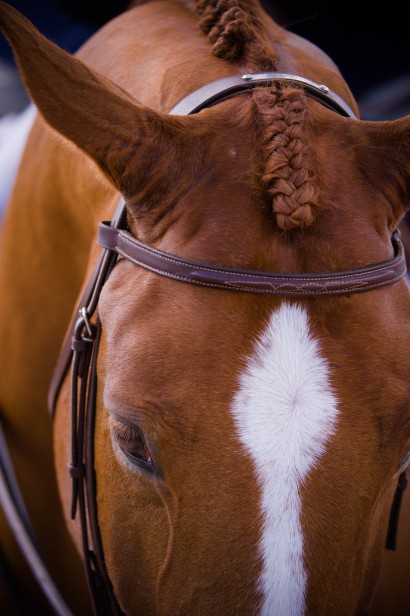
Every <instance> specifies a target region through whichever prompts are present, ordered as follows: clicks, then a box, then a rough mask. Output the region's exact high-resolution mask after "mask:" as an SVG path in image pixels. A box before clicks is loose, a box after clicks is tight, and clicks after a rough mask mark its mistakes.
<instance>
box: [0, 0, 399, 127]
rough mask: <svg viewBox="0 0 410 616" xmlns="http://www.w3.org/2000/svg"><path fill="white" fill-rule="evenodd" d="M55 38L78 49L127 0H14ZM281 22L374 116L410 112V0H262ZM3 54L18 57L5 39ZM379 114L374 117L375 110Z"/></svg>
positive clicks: (0, 55)
mask: <svg viewBox="0 0 410 616" xmlns="http://www.w3.org/2000/svg"><path fill="white" fill-rule="evenodd" d="M10 4H12V5H13V6H15V7H16V8H18V9H19V10H20V11H21V12H22V13H24V14H25V15H26V16H27V17H29V19H31V21H33V23H34V24H35V25H36V26H37V27H38V28H39V29H40V30H41V31H42V32H43V33H44V34H45V35H46V36H48V37H49V38H51V39H52V40H54V41H55V42H56V43H58V44H59V45H60V46H61V47H63V48H64V49H67V50H68V51H71V52H74V51H75V50H76V49H77V48H78V47H79V46H80V45H81V43H82V42H83V41H84V40H85V39H86V38H88V36H90V35H91V34H92V33H93V32H94V30H95V29H97V28H99V27H100V26H101V25H103V24H104V23H105V22H106V21H108V20H109V19H110V18H111V17H113V16H115V15H116V14H118V13H120V12H122V11H123V10H124V9H125V8H127V6H128V4H129V1H128V0H126V1H124V0H111V1H110V0H102V1H99V2H96V3H93V2H88V1H87V0H10ZM262 4H263V6H264V7H265V9H266V10H267V11H268V12H269V13H270V14H271V15H272V16H273V17H274V18H275V19H276V20H277V21H278V22H279V24H280V25H282V26H284V27H286V28H287V29H289V30H291V31H292V32H295V33H297V34H299V35H301V36H303V37H304V38H307V39H308V40H310V41H311V42H313V43H315V44H316V45H318V46H319V47H320V48H321V49H322V50H323V51H325V52H326V53H327V54H328V55H329V56H330V57H331V58H332V59H333V60H334V62H335V63H336V64H337V65H338V67H339V69H340V70H341V72H342V74H343V76H344V78H345V79H346V81H347V83H348V84H349V86H350V88H351V90H352V92H353V94H354V96H355V97H356V99H357V100H358V102H359V105H360V106H361V110H362V115H363V114H364V115H365V116H368V117H369V119H389V118H392V117H400V116H401V115H405V114H406V113H409V112H410V69H409V66H408V59H409V56H410V54H409V52H410V44H409V41H410V36H409V27H408V22H407V18H406V16H405V14H404V6H405V3H403V2H400V3H399V2H398V1H397V0H394V1H392V2H388V3H386V4H383V5H376V4H374V3H369V4H367V3H363V2H356V3H349V2H347V3H346V2H344V3H334V2H329V1H328V2H324V1H322V2H321V1H314V0H312V1H305V2H300V1H291V2H285V1H283V0H282V1H280V0H279V1H278V2H274V1H271V0H262ZM0 59H2V60H7V61H8V62H12V56H11V53H10V50H9V48H8V45H7V44H6V43H5V41H4V39H3V38H1V39H0ZM372 113H373V115H375V117H371V115H372Z"/></svg>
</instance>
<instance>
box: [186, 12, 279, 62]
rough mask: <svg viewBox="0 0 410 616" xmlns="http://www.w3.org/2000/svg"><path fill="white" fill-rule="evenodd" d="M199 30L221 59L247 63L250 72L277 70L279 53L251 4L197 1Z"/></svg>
mask: <svg viewBox="0 0 410 616" xmlns="http://www.w3.org/2000/svg"><path fill="white" fill-rule="evenodd" d="M195 11H196V13H197V14H198V15H199V16H200V22H199V27H200V28H201V30H202V31H203V32H204V34H206V35H207V36H208V40H209V42H210V43H211V44H212V52H213V54H214V55H215V56H217V57H218V58H221V59H223V60H229V61H232V62H234V61H243V62H245V63H246V65H247V67H248V69H249V70H259V71H266V70H274V69H275V65H276V63H277V57H276V53H275V51H274V49H273V47H272V45H271V43H270V41H269V38H268V36H267V33H266V32H265V30H264V28H263V26H262V24H261V22H260V20H259V18H258V16H257V10H256V6H254V3H253V2H252V1H251V0H250V1H249V2H241V1H240V0H196V2H195Z"/></svg>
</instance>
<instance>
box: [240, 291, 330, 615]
mask: <svg viewBox="0 0 410 616" xmlns="http://www.w3.org/2000/svg"><path fill="white" fill-rule="evenodd" d="M233 414H234V417H235V420H236V423H237V427H238V431H239V435H240V439H241V441H242V443H243V445H244V447H245V449H246V451H247V452H248V453H249V455H250V456H251V458H252V460H253V462H254V466H255V469H256V474H257V478H258V482H259V486H260V489H261V493H262V502H261V513H262V524H263V527H262V531H261V541H260V553H261V556H262V562H263V569H262V575H261V579H260V581H259V587H260V591H261V593H262V596H263V604H262V607H261V612H260V613H261V615H262V616H301V615H302V614H304V612H305V593H306V583H307V575H306V571H305V568H304V562H303V534H302V527H301V499H300V486H301V484H302V482H303V481H304V480H305V478H306V476H307V474H308V473H309V471H310V470H311V469H312V468H313V466H314V465H315V463H317V461H318V459H319V458H320V456H321V455H322V454H323V452H324V450H325V445H326V442H327V441H328V439H329V437H330V435H332V434H333V433H334V430H335V424H336V419H337V415H338V409H337V405H336V400H335V397H334V395H333V393H332V391H331V386H330V383H329V371H328V367H327V364H326V362H325V360H324V359H323V358H322V357H321V355H320V352H319V346H318V343H317V341H315V340H314V339H313V338H312V336H311V334H310V332H309V320H308V315H307V313H306V311H305V310H304V309H302V308H301V307H300V306H298V305H290V304H287V303H285V304H282V306H281V307H280V308H279V309H278V310H277V311H276V312H274V313H273V314H272V315H271V318H270V321H269V324H268V326H267V328H266V330H265V332H264V333H263V335H262V336H261V338H260V340H259V341H258V343H257V345H256V348H255V352H254V354H253V356H252V357H251V358H250V360H249V361H248V364H247V367H246V369H245V371H244V373H243V374H242V376H241V379H240V389H239V391H238V393H237V395H236V396H235V400H234V403H233Z"/></svg>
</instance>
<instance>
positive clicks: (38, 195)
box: [0, 0, 410, 616]
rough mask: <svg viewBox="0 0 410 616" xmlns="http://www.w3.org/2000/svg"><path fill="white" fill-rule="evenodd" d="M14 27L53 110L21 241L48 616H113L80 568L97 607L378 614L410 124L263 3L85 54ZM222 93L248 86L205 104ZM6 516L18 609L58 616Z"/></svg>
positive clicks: (139, 611)
mask: <svg viewBox="0 0 410 616" xmlns="http://www.w3.org/2000/svg"><path fill="white" fill-rule="evenodd" d="M0 26H1V27H2V29H3V31H4V33H5V34H6V36H7V37H8V39H9V40H10V43H11V45H12V46H13V48H14V51H15V54H16V57H17V61H18V63H19V67H20V70H21V74H22V77H23V79H24V81H25V84H26V86H27V89H28V92H29V93H30V96H31V98H32V100H33V102H34V103H35V105H36V106H37V109H38V112H39V115H38V118H37V119H36V121H35V123H34V126H33V128H32V130H31V133H30V136H29V139H28V143H27V146H26V150H25V153H24V155H23V158H22V161H21V165H20V168H19V173H18V178H17V181H16V183H15V187H14V191H13V194H12V197H11V200H10V202H9V206H8V212H7V216H6V219H5V222H4V225H3V229H2V237H1V253H0V289H1V291H0V293H1V304H0V328H1V329H0V331H1V337H0V341H1V344H0V350H1V364H0V365H1V381H0V410H1V423H2V426H3V430H4V435H5V441H6V442H7V447H8V449H9V451H10V456H11V459H12V463H13V466H14V469H15V474H16V477H17V480H18V483H19V484H20V489H21V493H22V495H23V498H24V501H25V506H26V508H27V511H28V517H29V519H30V523H28V522H27V523H26V524H24V523H22V525H20V526H19V527H18V528H17V530H19V529H20V531H21V532H20V535H21V534H23V535H24V537H26V535H27V536H28V539H27V537H26V539H27V541H26V544H25V545H26V548H27V545H28V546H29V548H30V550H31V548H33V549H32V550H31V552H30V550H29V549H28V548H27V549H26V551H27V552H30V553H31V554H33V553H34V556H39V557H40V556H41V559H40V560H39V561H37V560H36V559H35V558H34V556H32V559H34V560H33V562H34V564H35V565H36V564H37V565H38V566H40V564H41V563H43V564H44V568H45V569H44V571H45V572H49V573H50V576H51V579H52V583H53V584H55V587H53V586H52V585H51V586H50V585H49V588H50V587H51V588H52V590H53V589H54V588H57V589H58V592H59V593H61V595H59V597H58V600H56V602H55V604H54V603H52V602H51V605H53V606H54V608H53V609H55V611H56V612H57V613H59V614H66V613H70V611H73V612H74V613H75V614H89V613H90V610H91V602H90V599H89V595H88V592H87V585H86V575H85V573H84V568H83V566H82V563H81V559H84V561H85V563H86V565H87V566H86V572H87V576H88V580H89V583H90V586H92V584H94V586H96V587H98V588H100V589H101V588H102V591H101V592H102V593H106V595H104V594H103V595H102V596H103V598H102V600H101V601H100V602H99V603H96V605H97V607H95V611H96V613H98V614H103V613H106V612H107V613H117V612H122V613H125V614H129V615H141V616H150V615H158V616H160V615H161V616H175V615H177V614H184V615H193V614H203V615H205V614H206V615H207V616H208V615H211V616H219V615H223V616H234V615H239V616H247V615H254V614H261V615H264V616H301V615H302V614H309V615H314V616H318V615H324V614H326V615H332V616H337V615H340V616H347V615H361V614H364V613H365V612H366V611H367V610H368V609H369V606H370V604H371V602H372V598H373V596H374V594H375V589H376V586H377V582H378V580H379V577H380V570H381V566H382V562H383V555H384V550H385V540H386V534H387V529H388V521H389V513H390V510H391V506H392V501H393V497H394V494H395V490H396V485H397V482H398V479H399V477H403V472H404V470H405V468H406V465H407V463H408V459H409V457H408V452H409V449H410V406H409V402H410V388H409V373H410V355H409V352H408V350H409V348H410V329H409V324H410V293H409V289H408V286H407V283H406V282H405V280H404V279H403V275H404V270H403V260H404V258H403V254H402V252H401V245H400V241H399V239H398V238H397V236H396V235H395V234H394V232H395V229H396V228H397V226H398V224H399V223H400V220H401V219H402V217H403V215H404V213H405V211H406V207H407V206H408V203H409V171H410V169H409V131H410V117H407V118H403V119H400V120H395V121H389V122H363V121H360V120H359V119H357V118H355V117H354V115H355V114H356V115H357V106H356V103H355V101H354V99H353V97H352V94H351V92H350V91H349V89H348V86H347V85H346V83H345V82H344V80H343V78H342V76H341V75H340V73H339V71H338V69H337V67H336V66H335V65H334V63H333V62H332V61H331V60H330V59H329V58H328V57H327V56H326V55H325V54H324V53H323V52H322V51H320V50H319V49H317V48H316V47H315V46H314V45H312V44H310V43H308V42H307V41H305V40H303V39H301V38H299V37H298V36H296V35H294V34H292V33H290V32H287V31H286V30H284V29H282V28H281V27H279V26H278V25H277V24H275V23H274V22H273V21H272V20H271V19H270V18H268V16H267V15H266V14H265V13H264V12H263V10H262V8H261V7H260V6H259V4H258V2H257V1H256V0H254V1H250V2H242V1H240V0H213V1H209V2H206V1H204V0H198V1H196V2H195V1H192V2H191V1H188V0H186V1H184V0H180V1H179V0H172V1H157V2H146V3H141V6H135V7H132V8H130V9H129V10H128V11H127V12H125V13H124V14H122V15H120V16H119V17H117V18H115V19H114V20H113V21H111V22H110V23H108V24H107V25H106V26H105V27H103V28H102V29H101V30H100V31H99V32H98V33H97V34H96V35H95V36H93V37H92V38H91V39H90V40H89V41H88V42H87V43H86V44H85V45H84V46H83V47H82V49H81V50H80V51H79V53H78V54H77V57H74V56H71V55H69V54H67V53H66V52H64V51H62V50H61V49H59V48H58V47H57V46H55V45H54V44H52V43H51V42H50V41H48V40H47V39H45V38H44V37H43V36H42V35H40V34H39V33H38V32H37V31H36V29H34V28H33V26H32V25H31V24H30V23H29V22H28V21H27V20H26V19H25V18H24V17H23V16H21V15H20V14H19V13H18V12H17V11H16V10H15V9H13V8H11V7H10V6H9V5H7V4H5V3H3V2H0ZM279 72H280V73H281V74H283V75H282V77H281V76H280V75H278V73H279ZM261 73H268V76H263V75H262V76H261V75H260V74H261ZM271 73H272V75H270V76H269V74H271ZM244 74H248V77H247V78H245V79H243V77H242V75H244ZM255 75H257V76H256V77H255ZM292 76H293V77H292ZM219 80H225V81H221V82H220V81H219ZM226 80H228V81H226ZM258 80H259V81H258ZM245 81H248V82H249V83H251V82H252V81H253V82H254V83H253V85H257V86H258V87H249V88H247V89H246V91H245V90H244V89H243V87H242V88H241V89H239V90H238V91H236V90H235V88H236V87H237V85H238V83H242V82H245ZM214 82H218V83H220V84H222V85H221V86H220V88H219V89H222V90H224V88H225V86H223V84H226V83H229V84H231V83H235V84H236V85H235V88H234V90H235V91H233V90H232V91H231V90H230V91H229V92H226V91H225V90H224V92H225V93H224V94H223V95H222V96H221V95H220V94H219V95H218V96H219V98H218V96H217V100H214V101H211V102H209V101H208V102H207V104H206V105H204V107H205V108H204V109H202V110H200V111H199V110H198V109H196V108H195V109H194V107H195V105H194V104H193V103H192V98H191V97H189V98H188V99H186V98H185V97H187V96H189V95H191V94H192V93H196V94H195V95H194V96H196V97H197V98H198V97H199V98H200V99H201V97H202V95H203V93H204V90H201V88H203V87H204V86H205V91H206V92H208V91H209V88H210V89H211V90H212V88H214V86H213V85H212V84H214ZM258 84H259V85H258ZM320 84H324V85H320ZM218 87H219V86H218ZM198 92H199V94H198ZM184 99H185V102H186V101H188V103H187V106H186V105H185V107H184V106H183V109H182V111H181V108H179V112H178V108H177V111H175V106H177V105H178V104H179V103H180V101H183V100H184ZM213 103H215V104H213ZM184 109H185V112H184V113H183V111H184ZM186 109H188V110H187V111H186ZM193 111H196V113H191V112H193ZM170 112H172V113H170ZM120 197H123V199H124V202H125V206H124V207H125V210H123V211H124V212H125V215H126V221H124V220H122V219H123V217H120V218H121V221H120V220H117V222H116V223H115V225H116V226H114V224H113V225H112V226H111V227H110V226H108V225H105V226H104V227H103V228H102V231H101V235H100V240H99V241H100V242H101V243H102V244H103V245H104V246H105V247H106V251H105V252H104V253H103V254H104V255H108V256H109V257H110V258H111V257H112V260H111V261H110V268H111V270H110V271H106V272H105V274H106V276H105V277H104V280H103V282H104V284H103V285H102V284H101V285H100V284H99V282H98V280H97V282H96V283H95V285H94V289H95V288H97V287H98V289H99V287H100V286H102V290H101V295H100V296H98V297H97V300H98V311H97V312H98V316H97V312H96V313H95V314H94V315H93V316H92V318H91V313H90V312H89V311H88V308H87V309H86V308H84V307H83V308H84V309H83V310H82V312H81V315H82V316H81V317H80V318H79V319H78V320H77V321H76V323H77V325H75V328H74V331H75V332H77V330H79V331H80V336H77V334H76V333H75V334H74V337H73V349H72V351H70V353H71V352H72V354H73V358H74V372H73V375H72V376H71V378H70V374H69V371H66V370H65V360H64V361H63V368H62V369H60V368H59V369H58V371H57V376H59V377H62V376H63V375H65V376H63V378H62V380H61V378H59V379H58V386H57V388H54V389H53V392H52V393H53V394H55V398H56V405H55V410H54V417H53V421H52V423H51V422H50V419H49V416H48V413H47V392H48V388H49V384H50V381H51V378H52V374H53V371H54V368H55V366H56V362H57V359H58V357H59V353H60V348H61V347H63V348H64V349H66V346H65V345H63V340H64V337H65V336H66V337H67V339H68V340H70V337H71V334H70V333H68V332H70V331H71V330H70V325H69V324H70V320H71V319H72V318H74V317H75V316H76V315H77V310H78V306H79V305H80V304H79V298H80V297H81V296H82V295H83V296H85V297H87V298H89V295H88V294H87V292H86V291H85V289H86V287H87V285H88V280H89V279H90V276H91V274H92V272H93V271H94V269H95V264H96V262H97V260H98V258H99V255H100V253H101V248H100V247H99V246H98V243H97V230H98V223H100V221H107V220H111V219H112V218H113V215H114V211H115V210H116V206H117V203H118V201H119V199H120ZM117 227H118V228H117ZM115 251H116V252H119V253H120V257H119V258H118V260H117V262H116V263H115V264H114V259H115V257H114V256H113V255H115V256H116V252H115ZM148 260H150V263H149V264H147V261H148ZM153 263H154V265H153ZM141 264H142V265H143V267H140V265H141ZM111 266H112V267H111ZM147 267H148V269H147ZM275 272H276V273H275ZM105 278H107V280H106V281H105ZM335 285H338V286H337V291H336V290H335V289H336V287H335ZM219 287H222V288H219ZM99 290H100V289H99ZM84 294H85V295H84ZM80 307H81V305H80ZM90 320H91V322H90ZM78 323H80V325H78ZM96 332H97V334H96ZM77 333H78V332H77ZM96 335H98V337H99V338H100V341H99V347H98V355H97V353H96V350H95V351H94V352H93V356H92V362H91V367H90V370H91V373H90V374H91V377H90V379H89V380H88V379H87V380H86V381H81V378H80V380H79V382H80V383H81V382H82V385H80V388H79V390H78V389H77V378H76V375H77V373H79V374H80V377H84V374H85V373H86V372H87V370H86V368H87V367H88V364H89V361H88V360H89V359H90V357H89V353H88V351H86V350H85V349H88V348H89V347H88V346H87V345H88V343H91V342H93V339H94V336H96ZM87 353H88V354H87ZM60 357H61V356H60ZM78 358H80V360H79V361H78V362H77V364H76V359H78ZM63 359H64V357H63ZM61 361H62V360H61V359H60V362H59V364H58V365H59V366H61ZM54 374H56V373H54ZM97 377H98V378H97ZM78 392H79V393H78ZM87 393H88V398H87ZM77 394H78V399H77ZM94 397H95V400H93V403H94V402H95V416H93V415H91V410H92V408H94V406H93V405H91V404H90V406H88V408H87V409H86V410H84V404H83V403H84V399H85V398H87V399H88V400H90V398H94ZM52 402H53V403H52V406H54V401H52ZM72 408H74V412H73V411H72ZM82 412H85V415H86V421H87V422H88V423H87V426H86V440H87V438H88V437H87V434H88V435H89V434H90V431H91V434H92V439H91V441H90V442H91V445H90V442H89V441H87V443H86V449H87V448H88V454H87V455H88V458H87V459H88V463H87V464H88V466H87V467H86V470H85V479H84V461H83V458H82V449H83V443H82V440H81V438H82V436H81V434H82V424H81V420H80V419H79V416H80V414H81V413H82ZM72 418H74V419H73V420H72ZM89 424H93V426H92V427H91V428H90V425H89ZM92 429H94V434H93V433H92ZM87 430H88V432H87ZM79 435H80V436H79ZM73 436H74V438H72V437H73ZM77 437H78V438H77ZM80 437H81V438H80ZM78 439H79V440H78ZM53 459H54V464H53ZM90 459H91V466H90ZM6 483H7V482H6ZM9 483H10V484H11V483H12V481H11V480H9ZM73 485H74V498H72V488H73ZM84 485H85V487H86V488H87V490H88V488H89V487H90V485H91V490H94V491H95V492H96V494H95V500H94V499H93V497H92V496H90V492H89V491H86V493H85V492H84ZM4 492H5V494H6V495H7V494H8V492H7V486H6V488H5V490H4ZM11 500H12V501H13V499H11ZM17 500H18V499H17V498H14V501H17ZM72 502H73V503H74V505H73V511H72V510H71V509H72ZM60 503H61V505H60ZM14 504H15V505H16V502H14ZM12 505H13V502H12V503H11V505H10V507H11V509H12V508H13V507H12ZM3 506H4V505H3ZM16 508H18V507H17V505H16ZM5 509H6V507H5ZM20 509H24V507H20ZM74 514H75V515H74ZM6 515H7V514H6ZM8 517H9V518H11V517H12V516H11V515H10V516H8ZM22 517H24V516H22ZM72 518H74V519H72ZM84 520H85V523H84ZM87 520H88V527H87V524H86V523H87ZM9 521H10V520H9ZM403 521H404V520H402V522H403ZM0 522H1V526H0V530H1V534H0V541H1V550H2V560H1V566H2V570H3V572H4V576H5V578H7V579H8V580H9V584H8V585H4V586H5V587H7V588H4V591H6V590H8V591H9V592H8V593H6V592H4V596H2V597H1V601H2V603H1V605H2V613H4V612H5V613H14V612H12V610H13V609H14V608H13V607H12V602H13V601H14V605H17V606H18V608H20V609H21V610H22V612H23V613H26V611H27V610H28V609H30V608H32V607H33V605H35V606H36V609H38V610H40V611H41V613H42V614H46V613H48V612H47V610H48V609H49V608H48V607H47V601H46V599H42V598H40V591H39V590H38V589H37V586H36V584H35V582H34V581H33V580H32V578H31V576H30V570H29V568H28V566H27V564H25V561H24V559H23V556H22V554H21V552H20V550H19V549H18V547H17V545H16V539H15V538H14V535H13V534H12V533H11V531H10V530H9V526H8V523H7V521H6V519H5V517H4V518H3V517H2V518H1V520H0ZM30 524H31V525H32V527H33V529H34V530H33V532H31V531H30V530H29V531H27V528H29V527H30ZM93 524H94V526H93ZM91 527H92V528H91ZM21 528H23V531H24V529H25V530H26V531H27V532H26V533H25V534H24V532H23V531H22V530H21ZM84 528H85V529H86V531H87V528H88V529H89V533H88V535H87V532H86V531H84ZM67 529H68V531H67ZM17 535H18V533H17ZM31 535H35V538H33V537H31V539H30V536H31ZM20 539H21V538H20ZM399 539H400V537H399ZM17 540H18V539H17ZM22 544H24V541H22V540H20V543H19V545H20V547H22ZM37 544H38V549H37V548H36V545H37ZM400 547H401V546H400V545H399V549H400ZM404 547H406V546H404ZM22 549H23V547H22ZM23 551H24V549H23ZM26 555H27V554H26ZM394 556H395V555H393V558H394ZM408 558H409V557H408V555H407V567H408V566H409V564H408V562H409V561H408ZM400 566H401V567H404V566H406V562H405V561H404V560H403V561H401V562H400ZM34 570H35V571H37V574H38V571H39V569H38V568H36V566H34ZM41 571H42V570H41ZM407 571H408V569H407ZM98 574H99V575H100V576H101V579H102V583H101V584H100V578H98ZM95 576H97V581H96V582H95V579H94V578H95ZM38 577H45V576H43V574H42V573H41V574H40V575H39V574H38ZM93 580H94V581H93ZM13 586H14V587H15V588H16V589H17V591H16V592H14V593H13V592H12V590H13ZM43 586H47V584H43ZM405 590H407V589H406V588H404V591H405ZM93 592H94V594H95V596H96V595H97V594H98V592H97V591H96V590H95V588H94V590H93ZM386 592H387V591H386ZM50 594H52V592H51V591H50ZM61 597H62V599H61V601H60V598H61ZM386 597H387V594H384V599H385V600H386ZM396 597H398V592H397V590H396V589H394V590H393V591H392V592H391V593H390V595H389V597H388V600H389V608H390V611H389V614H400V613H403V611H400V610H403V603H401V604H400V605H399V603H398V600H396V601H395V598H396ZM49 598H50V597H49ZM406 600H407V606H408V605H409V598H408V594H407V599H406ZM67 604H68V606H69V607H68V608H67ZM9 605H10V608H8V607H7V606H9ZM55 605H57V607H55ZM3 606H5V607H4V612H3ZM376 607H377V606H376ZM105 608H107V609H105ZM50 609H51V608H50ZM16 613H18V612H16Z"/></svg>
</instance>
